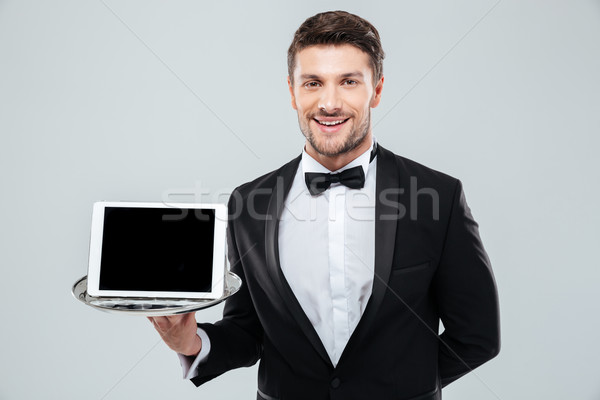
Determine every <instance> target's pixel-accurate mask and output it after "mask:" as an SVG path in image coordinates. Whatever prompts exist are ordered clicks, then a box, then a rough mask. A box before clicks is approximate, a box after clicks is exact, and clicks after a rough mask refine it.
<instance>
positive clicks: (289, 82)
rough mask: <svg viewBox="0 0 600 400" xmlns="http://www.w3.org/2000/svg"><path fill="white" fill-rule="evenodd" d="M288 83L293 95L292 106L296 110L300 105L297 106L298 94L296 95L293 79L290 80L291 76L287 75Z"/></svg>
mask: <svg viewBox="0 0 600 400" xmlns="http://www.w3.org/2000/svg"><path fill="white" fill-rule="evenodd" d="M287 83H288V89H290V96H292V108H293V109H294V110H297V109H298V107H296V96H294V86H293V85H292V81H291V80H290V77H289V76H288V77H287Z"/></svg>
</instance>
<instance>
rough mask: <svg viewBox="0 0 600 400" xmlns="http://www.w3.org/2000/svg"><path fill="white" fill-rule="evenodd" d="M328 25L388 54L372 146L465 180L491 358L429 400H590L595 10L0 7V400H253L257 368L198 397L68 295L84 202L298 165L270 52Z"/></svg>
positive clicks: (81, 254) (279, 63)
mask: <svg viewBox="0 0 600 400" xmlns="http://www.w3.org/2000/svg"><path fill="white" fill-rule="evenodd" d="M340 8H341V9H345V10H348V11H351V12H355V13H357V14H359V15H361V16H363V17H365V18H367V19H368V20H370V21H371V22H372V23H373V24H374V25H375V26H376V27H377V28H378V29H379V31H380V33H381V35H382V40H383V45H384V49H385V51H386V53H387V57H386V60H385V66H384V74H385V78H386V79H385V84H384V91H383V100H382V102H381V105H380V106H379V107H378V108H377V109H375V110H374V114H373V120H374V123H375V124H376V125H375V128H374V134H375V136H376V137H377V139H378V140H379V142H380V143H381V144H382V145H384V146H385V147H387V148H389V149H391V150H393V151H395V152H396V153H399V154H402V155H404V156H406V157H409V158H412V159H415V160H417V161H419V162H421V163H424V164H426V165H428V166H430V167H433V168H435V169H439V170H441V171H444V172H446V173H448V174H451V175H453V176H456V177H458V178H460V179H461V180H462V181H463V182H464V187H465V191H466V194H467V199H468V201H469V204H470V206H471V209H472V211H473V214H474V216H475V218H476V219H477V220H478V222H479V223H480V227H481V235H482V238H483V240H484V243H485V245H486V248H487V250H488V252H489V256H490V258H491V260H492V264H493V266H494V270H495V274H496V278H497V283H498V287H499V292H500V300H501V314H502V328H503V348H502V351H501V353H500V355H499V356H498V358H496V359H494V360H493V361H491V362H490V363H489V364H486V365H485V366H483V367H481V368H480V369H478V370H476V372H475V373H472V374H470V375H468V376H466V377H464V378H463V379H461V380H459V381H457V382H455V383H453V384H452V385H451V386H449V387H448V388H447V389H446V390H444V398H445V399H502V400H509V399H510V400H513V399H532V398H536V399H541V398H543V399H567V398H568V399H589V400H591V399H600V383H599V382H600V381H599V380H598V371H599V369H598V366H597V365H598V357H599V356H600V345H598V341H597V338H598V328H600V323H599V322H598V316H599V315H600V306H599V302H598V295H597V293H596V292H597V287H598V284H599V283H600V282H599V280H600V279H599V277H600V273H599V272H598V271H599V270H598V267H599V263H598V253H597V245H598V239H599V236H600V235H599V226H600V220H599V219H600V218H599V213H598V212H597V209H596V204H597V199H598V195H599V190H598V181H599V175H600V168H599V167H600V165H599V162H598V160H597V159H596V154H597V151H598V144H599V141H598V133H599V132H600V98H599V94H600V78H599V77H598V71H600V45H599V43H600V23H599V22H600V4H599V2H598V1H583V0H573V1H567V0H564V1H541V0H540V1H516V0H513V1H509V0H501V1H499V2H496V0H491V1H450V2H449V1H410V2H409V1H402V2H396V3H394V4H393V5H390V4H388V3H385V2H382V1H368V2H364V1H363V2H358V1H344V2H340V1H329V2H327V1H318V2H317V1H302V2H294V3H289V4H284V3H283V2H278V3H275V2H271V3H267V2H257V1H253V2H241V1H239V2H222V3H219V4H218V3H217V2H214V1H211V2H200V1H169V2H167V1H141V0H138V1H117V0H106V1H105V2H103V1H100V0H98V1H75V0H72V1H64V0H61V1H52V2H47V1H16V0H12V1H9V0H4V1H0V188H1V189H0V190H1V191H2V192H1V193H2V196H0V267H1V268H2V275H1V279H0V296H1V300H2V314H1V315H2V317H1V319H2V325H1V329H0V382H1V383H0V398H1V399H40V398H62V399H74V398H80V396H81V395H83V396H84V398H87V399H131V398H140V399H141V398H143V399H163V398H167V396H169V397H168V398H179V399H186V398H190V399H192V398H204V399H210V398H236V399H252V398H254V396H255V389H256V367H253V368H248V369H241V370H236V371H232V372H230V373H228V374H226V375H224V376H222V377H220V378H218V379H216V380H214V381H212V382H210V383H208V384H206V385H204V386H203V387H201V388H198V389H196V388H194V386H193V385H192V384H191V383H189V382H186V381H183V380H182V378H181V370H180V367H179V362H178V360H177V357H176V355H175V354H174V353H172V352H171V351H170V350H169V349H168V348H167V347H166V346H165V345H164V344H162V342H161V343H159V342H158V339H159V338H158V335H157V334H156V333H155V332H154V330H153V328H152V326H151V325H150V324H149V323H148V321H146V320H145V319H144V318H137V317H131V316H118V315H110V314H106V313H101V312H98V311H96V310H93V309H91V308H88V307H85V306H84V305H82V304H81V303H79V302H77V301H76V300H75V299H73V298H72V297H71V294H70V289H71V285H72V284H73V283H74V282H75V280H76V279H78V278H80V277H81V276H83V275H85V274H86V269H87V255H88V241H89V228H90V217H91V207H92V203H93V202H94V201H96V200H103V199H106V200H152V201H161V200H166V199H170V200H175V201H219V202H225V201H226V194H227V193H229V192H230V190H231V189H233V188H234V187H235V186H237V185H239V184H241V183H243V182H246V181H248V180H250V179H253V178H254V177H257V176H259V175H262V174H264V173H266V172H268V171H271V170H273V169H275V168H277V167H278V166H280V165H281V164H283V163H284V162H287V161H288V160H289V159H291V158H293V157H295V156H296V155H297V154H299V152H300V151H301V147H302V144H303V140H302V139H303V138H302V136H301V134H300V131H299V129H298V126H297V119H296V114H295V112H294V110H293V109H292V108H291V107H290V102H289V94H288V90H287V87H286V84H285V77H286V64H285V52H286V50H287V46H288V45H289V42H290V40H291V38H292V35H293V32H294V31H295V29H296V28H297V27H298V26H299V24H300V23H301V22H302V21H303V20H304V19H305V18H307V17H309V16H311V15H313V14H314V13H316V12H319V11H324V10H328V9H340ZM203 191H204V192H206V193H208V194H205V195H202V196H201V195H200V193H201V192H203ZM219 194H222V195H219ZM221 310H222V308H221V307H217V308H214V309H211V310H209V311H204V312H201V313H199V314H197V318H198V320H202V321H214V320H216V319H218V317H219V315H220V312H221Z"/></svg>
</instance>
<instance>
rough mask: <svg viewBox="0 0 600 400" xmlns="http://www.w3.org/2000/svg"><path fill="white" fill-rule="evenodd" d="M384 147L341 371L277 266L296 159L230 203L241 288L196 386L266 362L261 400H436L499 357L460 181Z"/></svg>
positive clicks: (215, 328)
mask: <svg viewBox="0 0 600 400" xmlns="http://www.w3.org/2000/svg"><path fill="white" fill-rule="evenodd" d="M378 147H379V149H378V155H377V177H376V195H377V200H376V205H375V218H376V222H375V273H374V279H373V288H372V293H371V297H370V298H369V300H368V303H367V306H366V308H365V310H364V313H363V315H362V317H361V319H360V321H359V323H358V326H357V327H356V329H355V330H354V332H353V333H352V335H351V337H350V340H349V341H348V343H347V345H346V347H345V349H344V351H343V353H342V355H341V358H340V360H339V362H338V364H337V366H336V367H334V366H333V364H332V363H331V360H330V359H329V357H328V355H327V352H326V350H325V347H324V346H323V344H322V342H321V340H320V339H319V336H318V335H317V333H316V331H315V330H314V328H313V326H312V324H311V323H310V321H309V319H308V317H307V316H306V314H305V313H304V311H303V310H302V307H301V306H300V304H299V302H298V300H297V299H296V297H295V296H294V293H293V292H292V290H291V288H290V285H289V284H288V282H287V281H286V278H285V276H284V274H283V272H282V270H281V266H280V264H279V252H278V225H279V224H278V222H279V218H280V216H281V212H282V209H283V206H284V201H285V197H286V195H287V193H288V191H289V189H290V186H291V183H292V180H293V178H294V175H295V173H296V170H297V168H299V167H300V166H299V165H300V160H301V157H300V156H299V157H297V158H295V159H294V160H292V161H290V162H289V163H287V164H285V165H284V166H282V167H281V168H279V169H277V170H275V171H273V172H271V173H268V174H266V175H264V176H262V177H260V178H257V179H256V180H254V181H252V182H249V183H246V184H244V185H242V186H240V187H238V188H236V189H235V190H234V192H233V193H232V195H231V197H230V200H229V205H228V207H229V222H228V233H227V243H228V257H229V262H230V266H231V270H232V271H233V272H234V273H236V274H237V275H239V276H240V277H241V278H242V280H243V284H242V287H241V288H240V290H239V292H238V293H236V294H235V295H233V296H232V297H230V298H229V299H228V300H227V301H226V303H225V307H224V312H223V319H222V320H220V321H218V322H216V323H215V324H198V326H200V327H201V328H203V329H204V330H205V331H206V332H207V334H208V336H209V337H210V341H211V349H210V353H209V355H208V358H207V359H206V360H205V362H203V363H202V364H201V365H200V367H199V369H198V376H197V377H195V378H193V379H192V382H193V383H194V384H195V385H196V386H198V385H201V384H203V383H204V382H206V381H208V380H211V379H213V378H215V377H217V376H218V375H220V374H222V373H224V372H226V371H228V370H230V369H233V368H238V367H244V366H251V365H253V364H255V363H256V362H257V361H259V360H260V364H259V369H258V392H257V399H266V400H276V399H281V400H288V399H303V400H306V399H311V400H321V399H323V400H324V399H340V400H352V399H411V400H417V399H418V400H433V399H441V388H442V387H443V386H445V385H447V384H449V383H450V382H452V381H454V380H455V379H457V378H459V377H460V376H462V375H464V374H466V373H467V372H469V371H471V370H472V369H474V368H476V367H477V366H479V365H481V364H483V363H484V362H486V361H487V360H489V359H491V358H493V357H494V356H495V355H496V354H497V353H498V351H499V348H500V332H499V311H498V299H497V291H496V284H495V281H494V277H493V274H492V270H491V265H490V261H489V259H488V257H487V254H486V252H485V250H484V247H483V245H482V242H481V239H480V236H479V232H478V225H477V223H476V222H475V220H474V219H473V217H472V215H471V212H470V209H469V207H468V205H467V203H466V200H465V196H464V193H463V189H462V185H461V182H460V181H459V180H458V179H455V178H453V177H450V176H448V175H446V174H443V173H441V172H438V171H435V170H433V169H430V168H428V167H425V166H423V165H421V164H418V163H416V162H414V161H411V160H409V159H406V158H404V157H401V156H398V155H395V154H393V153H392V152H390V151H389V150H386V149H384V148H383V147H381V146H380V145H378ZM440 320H441V321H442V323H443V327H444V331H443V333H441V334H439V333H438V330H439V321H440Z"/></svg>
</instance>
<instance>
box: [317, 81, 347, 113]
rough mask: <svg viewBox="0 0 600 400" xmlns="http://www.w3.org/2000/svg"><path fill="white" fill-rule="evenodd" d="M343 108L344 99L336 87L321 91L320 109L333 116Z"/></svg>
mask: <svg viewBox="0 0 600 400" xmlns="http://www.w3.org/2000/svg"><path fill="white" fill-rule="evenodd" d="M341 108H342V98H341V96H340V93H339V92H338V88H337V87H336V86H335V85H328V86H325V87H323V89H322V90H321V98H320V99H319V109H321V110H323V111H325V112H326V113H328V114H333V113H335V112H337V111H339V110H340V109H341Z"/></svg>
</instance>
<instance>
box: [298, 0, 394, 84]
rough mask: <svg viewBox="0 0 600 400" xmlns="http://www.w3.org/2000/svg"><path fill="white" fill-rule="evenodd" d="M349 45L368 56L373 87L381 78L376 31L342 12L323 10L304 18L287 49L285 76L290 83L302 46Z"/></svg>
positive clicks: (381, 67) (359, 19) (381, 54)
mask: <svg viewBox="0 0 600 400" xmlns="http://www.w3.org/2000/svg"><path fill="white" fill-rule="evenodd" d="M328 44H333V45H341V44H350V45H352V46H355V47H357V48H359V49H360V50H362V51H364V52H365V53H367V54H368V56H369V58H370V60H371V68H372V69H373V85H375V84H377V82H379V79H380V78H381V76H382V75H383V58H384V57H385V53H384V52H383V48H382V47H381V39H380V38H379V32H377V29H375V27H374V26H373V25H371V23H370V22H369V21H367V20H365V19H363V18H361V17H359V16H358V15H354V14H350V13H349V12H346V11H327V12H322V13H319V14H316V15H313V16H312V17H310V18H308V19H307V20H306V21H304V22H303V23H302V25H300V27H299V28H298V30H297V31H296V33H295V34H294V39H293V40H292V44H291V45H290V48H289V49H288V54H287V63H288V75H289V76H290V80H291V81H292V83H293V82H294V76H293V73H294V68H295V67H296V54H298V52H299V51H300V50H302V49H304V48H306V47H309V46H316V45H328Z"/></svg>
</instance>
